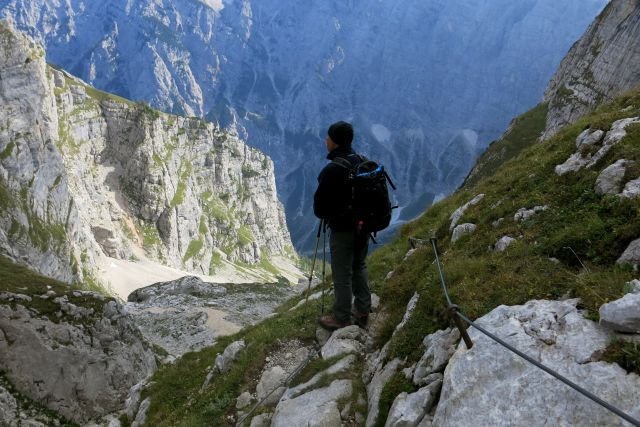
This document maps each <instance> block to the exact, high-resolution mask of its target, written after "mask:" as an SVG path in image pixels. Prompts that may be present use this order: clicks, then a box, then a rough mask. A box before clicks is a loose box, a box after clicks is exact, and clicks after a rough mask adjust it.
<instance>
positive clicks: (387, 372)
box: [365, 359, 402, 427]
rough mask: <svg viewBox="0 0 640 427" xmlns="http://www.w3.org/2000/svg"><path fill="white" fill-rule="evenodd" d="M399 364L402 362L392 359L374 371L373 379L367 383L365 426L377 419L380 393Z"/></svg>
mask: <svg viewBox="0 0 640 427" xmlns="http://www.w3.org/2000/svg"><path fill="white" fill-rule="evenodd" d="M401 365H402V362H401V361H400V360H399V359H393V360H392V361H390V362H389V363H387V364H386V365H385V366H384V367H383V368H382V369H379V370H378V371H376V373H375V375H374V376H373V379H372V380H371V382H370V383H369V384H368V385H367V396H368V404H367V407H368V413H367V421H366V424H365V426H366V427H371V426H373V425H374V424H375V423H376V420H377V419H378V411H379V408H378V406H379V404H380V394H381V393H382V389H383V388H384V386H385V385H386V384H387V383H388V382H389V380H390V379H391V377H392V376H393V374H395V373H396V372H397V371H398V369H399V368H400V366H401Z"/></svg>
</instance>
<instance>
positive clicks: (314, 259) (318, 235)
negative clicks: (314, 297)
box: [304, 219, 324, 307]
mask: <svg viewBox="0 0 640 427" xmlns="http://www.w3.org/2000/svg"><path fill="white" fill-rule="evenodd" d="M323 222H324V219H321V220H320V225H319V226H318V234H317V235H316V247H315V249H314V250H313V260H312V261H311V271H310V272H309V284H308V285H307V296H306V298H305V300H304V305H305V307H306V305H307V303H308V302H309V291H310V290H311V281H312V280H313V270H315V268H316V258H317V256H318V244H319V243H320V232H321V231H322V223H323Z"/></svg>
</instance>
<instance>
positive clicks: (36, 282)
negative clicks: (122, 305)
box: [0, 256, 113, 324]
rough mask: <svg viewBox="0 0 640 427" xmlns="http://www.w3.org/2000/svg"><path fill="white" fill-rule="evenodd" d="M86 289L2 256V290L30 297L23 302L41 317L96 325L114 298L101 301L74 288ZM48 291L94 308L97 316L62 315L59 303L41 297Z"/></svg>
mask: <svg viewBox="0 0 640 427" xmlns="http://www.w3.org/2000/svg"><path fill="white" fill-rule="evenodd" d="M81 289H87V286H81V285H68V284H66V283H63V282H60V281H58V280H54V279H51V278H48V277H45V276H42V275H40V274H38V273H35V272H33V271H31V270H29V269H28V268H26V267H23V266H21V265H18V264H15V263H13V262H12V261H11V260H10V259H8V258H5V257H3V256H0V291H5V292H11V293H16V294H22V295H26V296H28V297H31V301H29V302H26V301H20V302H19V303H20V304H21V305H24V306H26V307H28V308H30V309H33V310H35V311H37V312H38V313H39V314H40V315H41V316H43V317H46V318H48V319H49V320H51V321H52V322H54V323H58V322H61V321H66V322H69V323H72V324H78V323H79V322H80V323H81V324H93V322H95V321H96V320H97V319H99V318H100V317H101V315H102V307H103V304H105V303H106V302H107V301H110V300H113V298H111V297H105V301H104V302H103V301H99V300H97V299H95V298H93V297H89V296H77V297H76V296H74V295H73V291H75V290H81ZM48 290H52V291H54V292H55V293H56V297H61V296H63V295H66V296H67V298H68V299H69V302H70V303H72V304H75V305H78V306H82V307H86V308H93V310H94V314H95V316H92V317H90V318H88V319H75V318H73V317H67V316H66V315H63V316H61V317H59V316H58V315H57V313H58V312H59V310H60V306H59V305H58V304H57V303H55V302H53V301H52V299H42V298H40V295H44V294H46V293H47V291H48ZM16 304H17V303H16V302H12V303H10V304H9V305H11V306H13V307H15V305H16Z"/></svg>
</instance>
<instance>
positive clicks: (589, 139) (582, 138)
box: [576, 129, 604, 149]
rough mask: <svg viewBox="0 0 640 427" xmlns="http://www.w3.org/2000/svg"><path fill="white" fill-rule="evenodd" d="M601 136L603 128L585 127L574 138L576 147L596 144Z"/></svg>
mask: <svg viewBox="0 0 640 427" xmlns="http://www.w3.org/2000/svg"><path fill="white" fill-rule="evenodd" d="M603 136H604V131H603V130H600V129H596V130H591V129H585V130H583V131H582V133H581V134H580V135H578V137H577V138H576V148H578V149H580V148H584V147H591V146H592V145H596V144H598V143H599V142H600V141H601V140H602V137H603Z"/></svg>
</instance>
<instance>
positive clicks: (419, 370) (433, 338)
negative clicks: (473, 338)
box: [413, 328, 460, 386]
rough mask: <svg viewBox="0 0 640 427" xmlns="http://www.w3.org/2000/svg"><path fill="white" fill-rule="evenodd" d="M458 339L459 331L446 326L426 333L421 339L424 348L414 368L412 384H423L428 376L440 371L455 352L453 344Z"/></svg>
mask: <svg viewBox="0 0 640 427" xmlns="http://www.w3.org/2000/svg"><path fill="white" fill-rule="evenodd" d="M458 340H460V332H459V331H458V329H456V328H448V329H445V330H440V331H437V332H435V333H433V334H431V335H427V336H426V337H425V338H424V340H422V345H423V346H424V347H425V349H426V350H425V352H424V354H423V355H422V357H421V358H420V360H419V361H418V363H417V364H416V368H415V370H414V374H413V382H414V384H416V385H419V386H422V385H425V384H427V381H426V380H427V378H428V376H430V375H431V374H434V373H437V372H442V371H443V370H444V368H445V366H446V365H447V363H448V362H449V359H450V358H451V356H452V355H453V353H455V351H456V348H455V344H456V342H458Z"/></svg>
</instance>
